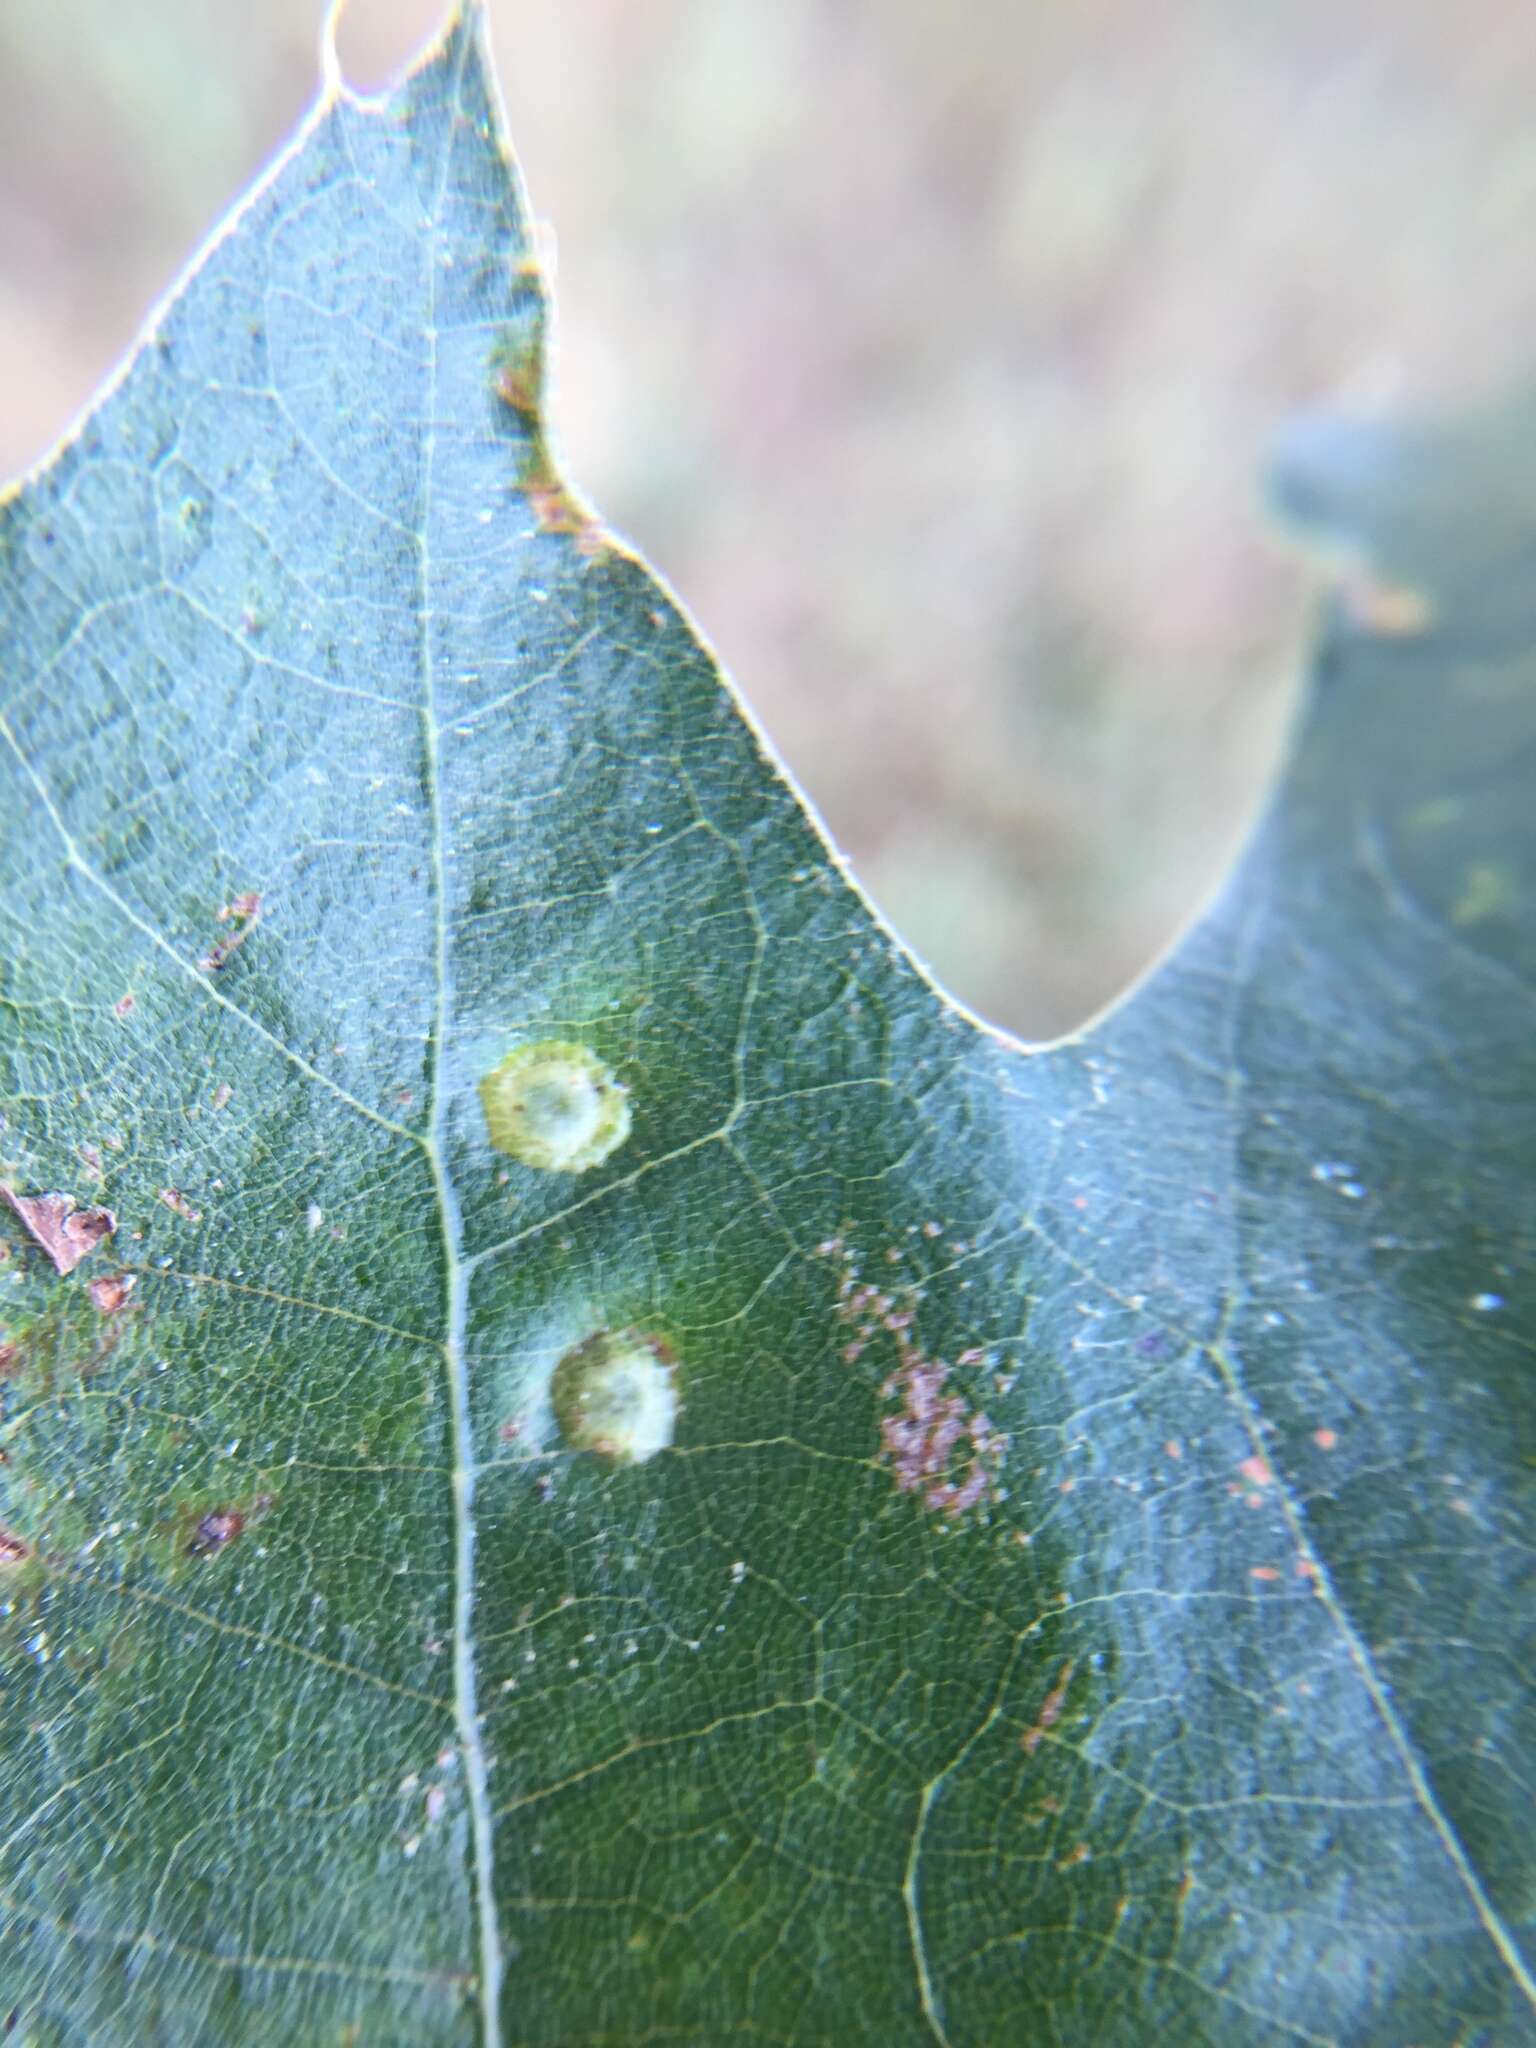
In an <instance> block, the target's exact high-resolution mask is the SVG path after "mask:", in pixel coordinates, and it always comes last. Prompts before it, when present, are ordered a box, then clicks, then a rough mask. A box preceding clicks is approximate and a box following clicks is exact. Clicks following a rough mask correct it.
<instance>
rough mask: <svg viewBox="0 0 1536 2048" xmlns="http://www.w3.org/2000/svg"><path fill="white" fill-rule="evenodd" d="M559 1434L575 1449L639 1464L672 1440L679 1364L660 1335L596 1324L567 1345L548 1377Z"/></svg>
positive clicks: (626, 1462) (611, 1462) (618, 1460)
mask: <svg viewBox="0 0 1536 2048" xmlns="http://www.w3.org/2000/svg"><path fill="white" fill-rule="evenodd" d="M549 1395H550V1402H551V1404H552V1406H553V1408H554V1411H555V1420H556V1421H557V1422H558V1423H559V1425H560V1431H561V1434H562V1435H563V1436H564V1438H565V1440H566V1442H567V1443H568V1444H569V1445H570V1446H571V1448H572V1450H576V1451H591V1452H593V1453H594V1454H595V1455H596V1456H597V1457H599V1458H606V1459H607V1460H608V1461H609V1463H610V1464H614V1465H643V1464H644V1463H645V1461H646V1459H647V1458H654V1457H655V1455H656V1453H657V1452H658V1451H664V1450H665V1449H666V1448H667V1446H668V1444H670V1443H671V1441H672V1432H673V1430H674V1429H675V1427H676V1425H677V1410H678V1398H677V1367H676V1361H675V1360H674V1358H673V1356H672V1354H671V1352H670V1351H669V1350H668V1349H667V1347H666V1345H665V1344H663V1343H662V1342H661V1340H660V1339H659V1338H656V1337H648V1336H646V1335H644V1334H643V1333H642V1332H641V1331H639V1330H599V1331H598V1332H597V1334H596V1335H595V1336H592V1337H588V1338H587V1340H586V1341H585V1343H582V1344H578V1345H577V1346H576V1347H575V1349H574V1350H571V1351H567V1352H566V1354H565V1356H564V1357H563V1358H562V1359H561V1361H560V1363H559V1364H558V1365H557V1366H556V1367H555V1376H554V1378H553V1380H552V1381H551V1382H550V1389H549Z"/></svg>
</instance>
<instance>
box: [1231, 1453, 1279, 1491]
mask: <svg viewBox="0 0 1536 2048" xmlns="http://www.w3.org/2000/svg"><path fill="white" fill-rule="evenodd" d="M1237 1469H1238V1471H1239V1472H1241V1473H1242V1475H1243V1477H1244V1478H1245V1479H1246V1480H1247V1481H1248V1484H1249V1485H1250V1486H1273V1485H1274V1483H1275V1475H1274V1473H1273V1472H1272V1471H1271V1470H1270V1469H1269V1460H1268V1459H1267V1458H1257V1457H1255V1458H1244V1460H1243V1462H1242V1463H1241V1465H1239V1466H1238V1468H1237Z"/></svg>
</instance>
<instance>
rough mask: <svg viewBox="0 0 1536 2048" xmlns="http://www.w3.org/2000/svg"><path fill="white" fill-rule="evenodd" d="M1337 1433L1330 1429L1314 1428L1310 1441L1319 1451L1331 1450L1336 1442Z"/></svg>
mask: <svg viewBox="0 0 1536 2048" xmlns="http://www.w3.org/2000/svg"><path fill="white" fill-rule="evenodd" d="M1338 1440H1339V1439H1338V1434H1337V1432H1336V1431H1334V1430H1331V1429H1314V1430H1313V1432H1312V1441H1313V1443H1315V1444H1316V1445H1317V1448H1318V1449H1319V1450H1320V1451H1331V1450H1332V1449H1333V1447H1334V1445H1335V1444H1336V1443H1337V1442H1338Z"/></svg>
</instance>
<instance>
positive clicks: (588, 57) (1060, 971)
mask: <svg viewBox="0 0 1536 2048" xmlns="http://www.w3.org/2000/svg"><path fill="white" fill-rule="evenodd" d="M321 11H322V9H321V5H320V0H263V4H262V5H261V6H260V7H256V6H252V5H250V4H249V0H50V5H49V6H48V7H47V8H46V9H44V8H40V7H37V6H35V5H32V4H28V0H0V134H3V135H4V137H5V147H4V150H3V151H0V472H7V473H8V472H11V471H14V470H16V469H19V468H21V467H23V466H25V465H26V464H28V463H30V462H32V461H33V460H35V459H36V458H37V457H38V456H40V455H41V454H42V453H43V452H44V451H45V449H46V448H47V447H48V446H49V444H50V443H51V442H52V441H53V439H54V438H55V437H56V436H57V434H58V433H59V432H60V431H61V430H62V429H63V428H64V427H65V426H66V424H67V423H68V422H69V420H70V419H71V418H72V417H73V415H74V414H75V413H76V411H77V410H78V409H79V408H80V407H81V405H82V404H83V403H84V402H85V400H86V398H87V397H88V395H89V393H90V392H91V390H92V388H93V387H94V385H95V384H96V383H97V381H98V380H99V379H100V378H101V377H102V376H103V375H104V374H105V373H106V372H107V371H108V370H109V368H110V367H111V365H112V364H113V362H114V360H115V359H116V358H117V356H118V355H119V353H120V352H121V351H122V350H123V349H124V348H125V347H126V346H127V345H128V344H129V343H130V342H131V340H132V339H133V337H134V334H135V332H136V330H137V328H138V326H139V323H140V321H141V320H142V318H143V316H144V313H145V312H146V310H147V309H148V307H149V306H150V305H151V304H152V303H153V301H154V300H155V299H156V298H157V297H158V296H159V295H160V294H161V292H162V291H163V290H164V289H165V288H166V286H167V285H168V283H169V282H170V280H171V278H172V277H173V276H174V274H175V273H176V272H177V270H178V269H179V268H180V267H181V265H182V263H183V262H184V261H185V259H186V257H187V256H188V254H189V253H190V252H191V249H192V247H193V245H194V244H195V243H196V242H197V240H198V239H199V238H200V237H201V236H202V235H203V233H204V232H205V231H206V230H207V229H208V228H209V227H210V226H211V225H212V224H213V222H214V221H215V220H216V219H217V217H218V216H219V214H220V213H221V212H222V211H223V209H224V207H225V206H226V205H227V204H228V202H229V201H230V200H231V199H232V198H233V197H234V196H235V195H236V194H237V192H238V191H239V189H240V188H241V186H242V185H243V184H244V183H245V181H246V180H247V179H248V178H249V177H250V175H251V174H252V173H253V172H254V171H255V170H256V169H257V168H258V167H259V166H260V164H261V163H262V162H263V160H264V159H265V158H266V157H267V156H268V155H269V154H270V153H271V151H272V150H273V148H274V147H275V146H276V145H277V144H278V143H279V142H280V141H281V139H282V138H283V137H284V135H285V134H286V133H287V131H288V130H289V129H290V128H291V127H292V125H293V123H294V122H295V121H296V120H297V119H298V117H299V116H300V114H301V113H302V111H303V109H304V107H305V105H306V104H307V102H308V101H309V99H310V98H311V97H312V94H313V92H314V89H315V84H316V49H317V42H318V27H319V18H320V14H321ZM438 13H439V8H438V5H437V0H352V4H351V7H350V10H349V12H348V14H347V16H346V18H345V20H344V23H343V29H342V37H341V45H342V54H343V59H344V62H345V65H346V68H347V72H348V75H349V78H350V79H351V80H352V82H353V83H354V84H356V85H358V86H360V87H372V86H376V85H378V84H380V83H382V82H383V81H384V80H386V79H387V78H388V77H389V76H390V74H391V72H392V71H393V70H394V69H395V68H396V67H397V66H398V65H399V64H400V63H401V62H402V61H403V60H404V59H405V58H406V57H407V56H408V55H409V54H410V53H411V52H412V51H413V49H414V48H415V47H416V46H417V45H418V44H419V43H420V42H421V41H422V40H423V39H425V38H426V37H427V36H428V35H429V34H430V33H431V32H432V29H433V27H434V24H435V22H436V19H437V16H438ZM491 14H492V18H493V29H494V33H495V45H496V53H497V58H498V62H499V68H500V72H501V77H502V82H503V88H504V91H505V94H506V99H507V104H508V111H509V115H510V121H511V128H512V135H513V140H514V142H515V144H516V147H517V149H518V151H519V153H520V155H521V157H522V160H523V164H524V168H525V171H526V174H527V177H528V181H529V184H530V187H531V191H532V196H533V202H534V206H535V209H536V211H537V212H538V213H539V215H540V216H541V217H542V218H543V219H545V220H546V221H548V222H549V223H551V225H552V234H553V240H554V244H555V247H556V249H557V254H558V277H557V282H558V291H559V301H560V342H561V347H560V354H559V358H558V364H557V394H556V423H557V426H558V428H559V431H560V435H561V438H562V440H563V443H564V447H565V451H566V456H567V464H568V468H569V470H570V472H571V473H572V475H573V476H574V477H575V478H576V479H577V481H578V482H579V483H580V484H581V486H582V487H583V489H584V490H585V491H586V492H587V494H588V495H589V496H591V497H592V498H594V499H595V500H596V502H597V503H598V505H599V506H600V507H601V509H602V510H603V512H604V513H605V515H606V517H607V519H608V521H609V523H610V524H612V525H613V526H615V527H617V528H618V529H620V530H621V531H623V532H625V533H626V534H628V535H629V536H630V537H631V538H632V539H634V540H635V541H637V542H638V543H639V544H640V546H641V547H642V548H643V549H644V550H645V551H646V552H647V553H648V554H649V555H650V556H651V558H652V559H653V560H654V561H655V562H656V564H657V565H658V566H659V567H660V568H661V569H662V570H663V571H664V573H665V574H666V575H667V576H668V577H669V578H670V580H671V581H672V582H673V584H674V585H675V586H676V588H677V589H678V591H679V592H680V594H681V595H682V596H683V598H684V599H685V600H686V601H687V603H688V604H689V605H690V606H691V607H692V608H693V610H694V612H695V614H696V615H697V617H698V618H699V619H700V620H701V621H702V623H703V625H704V627H705V629H706V630H707V632H708V633H709V634H710V636H711V638H712V639H713V641H714V643H715V645H716V647H717V648H718V649H719V651H720V653H721V655H722V657H723V659H724V660H725V662H726V664H727V665H728V667H729V668H730V669H731V671H732V673H733V674H734V675H735V677H736V678H737V680H738V681H739V682H740V684H741V686H742V687H743V689H744V690H745V691H746V693H747V695H748V696H749V698H750V700H751V702H752V703H753V705H754V706H755V708H756V710H757V712H758V715H759V716H760V717H761V719H762V720H763V722H764V723H765V724H766V726H767V728H768V730H769V732H770V733H771V735H772V736H773V738H774V740H775V741H776V743H777V745H778V747H779V749H780V751H781V752H782V753H783V755H784V756H785V757H786V759H787V760H788V762H789V764H790V766H791V767H792V768H793V769H794V771H795V772H796V773H797V775H798V776H799V777H800V778H801V780H802V781H803V783H804V784H805V786H806V787H807V789H808V790H809V793H810V795H811V796H812V798H813V799H814V801H815V803H816V804H817V805H818V807H819V808H820V810H821V811H822V813H823V815H824V816H825V818H826V819H827V821H828V823H829V825H830V827H831V829H832V831H833V833H834V834H835V836H836V837H837V838H838V840H839V841H840V842H841V844H842V845H843V847H844V848H845V849H846V850H847V851H848V852H849V854H850V855H851V857H852V860H853V863H854V866H855V869H856V871H857V872H858V874H859V875H860V877H861V878H862V880H863V881H864V883H865V885H866V886H867V887H868V888H869V889H870V890H871V892H872V893H873V894H874V896H875V898H876V900H877V901H878V902H879V904H880V905H881V907H882V908H883V909H884V910H885V912H886V913H887V915H888V916H889V917H890V918H891V919H892V921H893V922H894V923H895V924H896V925H897V926H898V928H899V929H900V930H901V931H902V933H903V934H904V935H905V936H906V938H907V939H908V940H909V942H910V943H911V944H912V946H913V947H914V949H915V950H916V951H917V952H918V953H919V954H920V955H921V956H922V957H923V958H924V959H926V960H927V961H928V962H929V964H930V965H931V966H932V967H933V969H934V971H935V972H936V973H937V974H938V975H939V977H940V978H941V979H942V980H943V981H944V982H945V983H946V984H947V985H948V986H950V987H951V988H952V989H953V990H954V991H955V992H956V993H957V994H959V995H960V996H962V997H963V998H964V999H965V1000H966V1001H968V1002H969V1003H971V1004H972V1005H973V1006H974V1007H976V1008H978V1009H979V1010H980V1011H981V1012H982V1013H983V1014H984V1015H985V1016H987V1017H988V1018H990V1019H991V1020H993V1021H995V1022H997V1023H1000V1024H1003V1025H1006V1026H1008V1027H1010V1028H1011V1029H1014V1030H1016V1031H1018V1032H1020V1033H1021V1034H1023V1035H1024V1036H1026V1037H1040V1036H1046V1035H1050V1034H1053V1033H1056V1032H1059V1031H1061V1030H1063V1029H1066V1028H1068V1027H1070V1026H1072V1025H1073V1024H1075V1023H1077V1022H1079V1021H1081V1020H1082V1019H1083V1018H1084V1017H1085V1016H1087V1015H1088V1014H1089V1013H1090V1012H1092V1011H1093V1010H1095V1009H1096V1008H1098V1007H1099V1006H1100V1005H1101V1004H1103V1003H1104V1002H1105V1001H1107V1000H1108V999H1110V998H1111V997H1112V996H1113V995H1114V994H1115V993H1116V992H1117V990H1118V989H1120V988H1121V987H1122V986H1123V985H1124V984H1125V982H1126V981H1127V980H1128V979H1129V978H1130V977H1131V976H1133V975H1135V974H1136V973H1137V972H1139V971H1140V970H1141V969H1142V968H1143V967H1144V966H1145V965H1146V964H1147V963H1148V961H1149V960H1150V959H1151V958H1152V957H1153V956H1154V955H1155V954H1156V953H1157V951H1158V950H1159V949H1160V948H1161V947H1162V946H1163V945H1165V944H1166V943H1167V942H1168V940H1169V939H1170V938H1171V937H1172V936H1173V935H1174V933H1175V932H1176V930H1177V928H1178V927H1179V925H1180V924H1181V923H1182V922H1183V921H1184V920H1185V919H1186V918H1187V917H1188V916H1189V915H1190V914H1191V912H1192V911H1193V910H1194V909H1195V908H1196V906H1197V905H1198V904H1199V902H1200V901H1201V900H1202V898H1203V897H1204V896H1205V895H1206V894H1207V893H1208V892H1209V890H1210V889H1211V887H1212V886H1213V885H1214V883H1215V881H1216V880H1217V878H1218V877H1219V875H1220V873H1221V870H1222V868H1223V866H1224V865H1225V863H1226V861H1227V860H1228V858H1229V857H1230V855H1231V852H1232V850H1233V848H1234V846H1235V845H1236V844H1237V842H1238V841H1239V839H1240V837H1241V835H1242V832H1243V830H1244V829H1245V826H1246V825H1247V823H1248V822H1249V820H1250V819H1251V817H1252V814H1253V810H1254V807H1255V805H1256V803H1257V802H1258V801H1259V798H1260V793H1261V790H1262V787H1263V784H1264V780H1265V777H1266V776H1267V774H1268V773H1269V771H1270V769H1271V767H1272V765H1273V763H1274V760H1275V758H1276V753H1277V750H1278V748H1279V747H1280V745H1281V744H1282V739H1283V730H1284V725H1285V719H1286V713H1287V708H1288V705H1289V701H1290V693H1291V691H1292V689H1293V687H1294V683H1295V680H1296V674H1297V669H1298V656H1299V650H1300V647H1301V645H1302V639H1303V635H1304V631H1305V621H1306V611H1307V603H1308V599H1307V591H1306V588H1305V584H1304V580H1303V578H1302V576H1301V574H1300V573H1299V571H1298V569H1297V567H1296V566H1295V564H1294V563H1293V562H1292V561H1291V560H1290V559H1289V558H1288V557H1287V556H1286V555H1285V553H1284V552H1283V551H1281V550H1280V549H1279V548H1278V547H1277V546H1276V545H1275V543H1274V542H1273V541H1272V540H1271V539H1270V538H1269V537H1268V536H1267V535H1266V533H1265V530H1264V527H1263V524H1262V521H1261V519H1260V516H1259V513H1258V509H1257V503H1256V494H1255V488H1254V483H1255V477H1256V473H1257V468H1258V464H1259V462H1260V460H1261V457H1262V452H1263V447H1264V443H1265V439H1266V436H1267V435H1268V433H1269V431H1270V429H1271V428H1272V426H1273V425H1274V424H1275V423H1276V422H1277V421H1278V420H1280V419H1281V418H1283V417H1284V416H1285V415H1286V414H1287V413H1289V412H1292V411H1294V410H1296V409H1297V408H1298V407H1309V406H1314V405H1317V404H1320V403H1333V402H1337V403H1343V404H1346V405H1349V406H1353V407H1355V408H1363V409H1378V408H1383V407H1397V406H1402V407H1407V408H1420V409H1422V408H1423V407H1424V406H1426V405H1428V404H1439V403H1442V402H1445V401H1447V400H1454V399H1457V398H1463V397H1471V396H1476V395H1478V394H1480V393H1483V392H1485V391H1488V390H1490V389H1494V388H1496V387H1497V386H1499V385H1500V384H1501V383H1503V382H1505V381H1507V380H1510V379H1513V378H1515V377H1517V376H1519V375H1520V374H1521V373H1522V372H1523V371H1525V370H1527V369H1528V367H1529V360H1530V353H1531V339H1530V338H1531V336H1532V334H1533V333H1536V255H1533V252H1532V249H1531V247H1530V232H1531V231H1530V223H1531V221H1532V219H1533V218H1536V123H1533V121H1532V118H1531V110H1532V108H1533V106H1536V15H1532V14H1531V13H1530V12H1529V10H1526V9H1523V8H1520V7H1514V6H1510V5H1509V4H1508V0H1458V4H1457V5H1456V6H1455V7H1454V8H1453V7H1451V6H1449V5H1448V4H1446V0H1241V4H1239V0H1138V4H1137V5H1135V6H1134V7H1133V6H1131V5H1129V4H1125V0H1122V4H1120V5H1112V4H1109V0H1031V4H1029V5H1023V4H1017V0H1015V4H1011V5H1010V4H1007V0H943V4H938V0H581V4H579V5H578V4H573V0H491Z"/></svg>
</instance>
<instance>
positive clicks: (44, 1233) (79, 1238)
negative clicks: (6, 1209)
mask: <svg viewBox="0 0 1536 2048" xmlns="http://www.w3.org/2000/svg"><path fill="white" fill-rule="evenodd" d="M0 1197H3V1198H4V1199H5V1201H6V1202H8V1203H9V1204H10V1206H11V1208H12V1209H14V1210H15V1212H16V1214H17V1215H18V1216H19V1217H20V1218H21V1220H22V1222H23V1223H24V1224H25V1225H26V1228H27V1231H28V1233H29V1234H30V1235H31V1236H32V1237H33V1238H34V1239H35V1241H36V1242H37V1243H38V1244H40V1245H41V1246H42V1248H43V1250H44V1251H45V1252H46V1253H47V1254H48V1256H49V1258H50V1259H52V1261H53V1263H54V1267H55V1269H56V1270H57V1271H58V1272H60V1273H73V1271H74V1270H75V1268H76V1266H78V1265H79V1263H80V1261H81V1260H82V1259H88V1258H89V1257H90V1255H91V1253H92V1252H93V1251H95V1249H96V1247H97V1245H99V1244H100V1243H101V1241H102V1239H103V1238H104V1237H110V1236H111V1235H112V1233H113V1231H114V1230H116V1228H117V1218H116V1217H115V1216H114V1215H113V1213H112V1211H111V1210H110V1209H77V1208H76V1207H75V1198H74V1196H73V1195H18V1194H17V1192H16V1190H15V1189H14V1188H7V1187H0Z"/></svg>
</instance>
